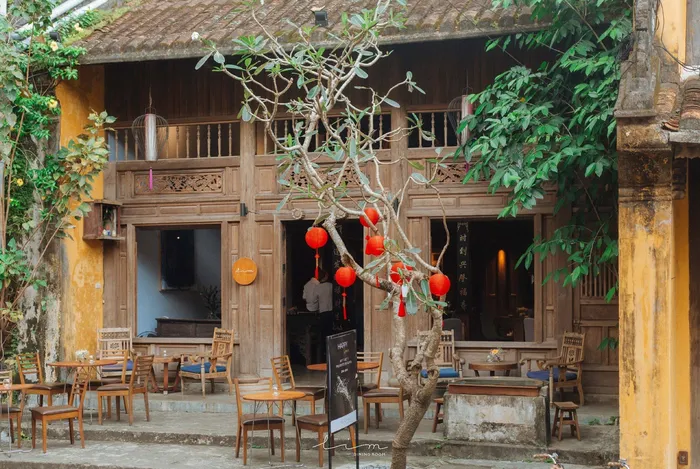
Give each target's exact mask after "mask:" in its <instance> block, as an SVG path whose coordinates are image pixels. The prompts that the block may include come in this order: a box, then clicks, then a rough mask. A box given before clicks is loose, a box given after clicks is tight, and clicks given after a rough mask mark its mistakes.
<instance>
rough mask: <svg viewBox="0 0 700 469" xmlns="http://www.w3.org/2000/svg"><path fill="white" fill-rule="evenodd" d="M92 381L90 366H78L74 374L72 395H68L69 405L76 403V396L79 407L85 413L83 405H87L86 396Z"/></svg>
mask: <svg viewBox="0 0 700 469" xmlns="http://www.w3.org/2000/svg"><path fill="white" fill-rule="evenodd" d="M89 382H90V373H89V368H82V367H80V368H78V369H77V370H76V372H75V374H74V375H73V385H72V386H71V389H70V396H69V397H68V405H75V399H76V397H77V398H78V399H79V400H78V409H79V411H80V413H81V414H82V413H83V406H84V405H85V396H86V395H87V392H88V384H89Z"/></svg>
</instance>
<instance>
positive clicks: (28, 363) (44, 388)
mask: <svg viewBox="0 0 700 469" xmlns="http://www.w3.org/2000/svg"><path fill="white" fill-rule="evenodd" d="M15 360H16V361H17V368H18V371H19V381H20V383H22V384H34V387H33V388H31V389H27V390H26V391H25V394H26V395H29V396H31V395H37V396H39V406H43V405H44V396H46V400H47V402H48V404H49V405H53V396H56V395H60V394H68V386H67V384H66V383H47V382H45V381H44V370H43V368H42V367H41V362H40V361H39V354H38V353H21V354H19V355H17V356H16V357H15Z"/></svg>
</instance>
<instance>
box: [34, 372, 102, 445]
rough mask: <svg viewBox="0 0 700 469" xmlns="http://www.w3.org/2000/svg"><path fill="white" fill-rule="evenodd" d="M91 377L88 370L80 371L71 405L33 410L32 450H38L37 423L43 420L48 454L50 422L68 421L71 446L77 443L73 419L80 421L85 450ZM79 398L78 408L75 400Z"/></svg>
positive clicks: (43, 441)
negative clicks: (86, 413)
mask: <svg viewBox="0 0 700 469" xmlns="http://www.w3.org/2000/svg"><path fill="white" fill-rule="evenodd" d="M88 381H89V376H88V373H87V370H84V369H82V368H81V369H79V370H78V371H77V372H76V373H75V375H74V378H73V385H72V386H71V391H70V397H69V398H68V403H69V404H70V405H58V406H42V407H34V408H33V409H32V448H36V421H37V420H41V433H42V445H43V449H44V453H46V443H47V439H48V435H47V432H48V428H49V422H52V421H54V420H68V435H69V437H70V444H74V443H75V435H74V433H73V419H78V431H79V432H80V445H81V446H82V447H83V448H85V433H83V407H84V405H85V395H86V394H87V389H88ZM76 398H78V406H77V407H76V406H75V405H74V404H75V399H76Z"/></svg>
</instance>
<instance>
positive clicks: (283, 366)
mask: <svg viewBox="0 0 700 469" xmlns="http://www.w3.org/2000/svg"><path fill="white" fill-rule="evenodd" d="M270 363H271V364H272V371H273V373H274V374H275V381H276V382H277V386H279V388H280V389H291V388H295V387H296V384H295V383H294V373H292V364H291V363H290V362H289V355H282V356H281V357H274V358H271V359H270Z"/></svg>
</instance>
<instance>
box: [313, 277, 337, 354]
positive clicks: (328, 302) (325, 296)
mask: <svg viewBox="0 0 700 469" xmlns="http://www.w3.org/2000/svg"><path fill="white" fill-rule="evenodd" d="M318 279H319V282H320V283H319V284H318V285H316V288H315V292H316V293H315V297H316V302H317V304H318V312H319V320H320V321H319V322H320V324H321V338H322V341H321V343H322V345H321V356H322V357H324V356H325V353H323V351H324V350H325V349H326V336H329V335H331V334H333V283H332V282H330V281H329V278H328V272H325V271H323V270H321V271H319V273H318Z"/></svg>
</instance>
